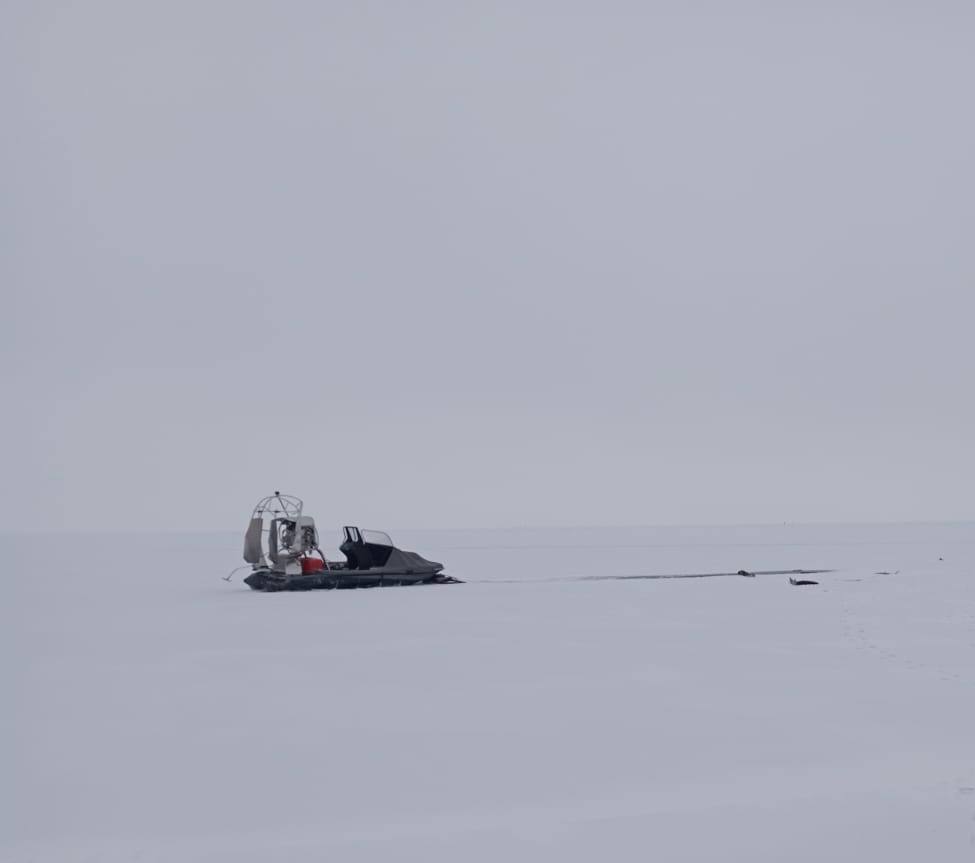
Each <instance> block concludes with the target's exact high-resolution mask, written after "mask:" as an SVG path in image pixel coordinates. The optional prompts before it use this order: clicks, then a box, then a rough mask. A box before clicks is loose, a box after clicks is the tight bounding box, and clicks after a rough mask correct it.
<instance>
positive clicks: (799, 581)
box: [789, 577, 819, 587]
mask: <svg viewBox="0 0 975 863" xmlns="http://www.w3.org/2000/svg"><path fill="white" fill-rule="evenodd" d="M789 584H791V585H792V586H793V587H804V586H805V585H807V584H819V582H818V581H813V580H812V579H811V578H791V577H790V578H789Z"/></svg>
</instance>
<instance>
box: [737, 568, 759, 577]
mask: <svg viewBox="0 0 975 863" xmlns="http://www.w3.org/2000/svg"><path fill="white" fill-rule="evenodd" d="M738 574H739V575H744V576H747V577H748V578H754V577H755V573H754V572H749V571H748V570H747V569H739V570H738Z"/></svg>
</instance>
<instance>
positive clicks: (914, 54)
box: [0, 0, 975, 529]
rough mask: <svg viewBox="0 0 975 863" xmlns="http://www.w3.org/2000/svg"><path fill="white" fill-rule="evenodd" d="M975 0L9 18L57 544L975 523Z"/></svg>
mask: <svg viewBox="0 0 975 863" xmlns="http://www.w3.org/2000/svg"><path fill="white" fill-rule="evenodd" d="M973 44H975V4H972V3H971V2H957V3H952V2H923V3H922V2H912V3H908V2H902V3H895V2H884V3H864V2H842V3H841V2H835V3H831V2H826V3H811V2H806V3H789V2H779V3H748V2H737V3H732V2H724V0H720V2H696V3H695V2H672V3H653V2H635V3H612V2H598V3H597V2H589V3H568V2H558V3H556V2H552V3H526V2H511V3H499V2H483V3H456V2H444V3H418V2H409V3H407V2H402V3H368V2H362V0H355V2H347V3H328V2H275V3H271V2H267V3H261V4H255V3H244V2H226V3H201V2H172V0H167V2H157V3H131V2H117V3H101V2H88V3H73V4H69V3H54V2H11V0H5V2H3V4H2V7H0V88H2V90H0V93H2V100H3V102H2V105H3V111H2V117H3V126H2V128H3V135H2V137H0V193H2V197H0V229H2V232H0V244H2V245H0V254H2V257H0V289H2V295H3V296H2V300H3V314H2V317H0V339H2V348H0V350H2V351H3V365H2V377H0V387H2V390H3V406H4V419H3V423H2V431H0V436H2V442H3V447H2V453H0V465H2V472H3V475H2V479H0V487H2V489H3V492H4V493H3V499H2V501H0V525H3V526H4V527H5V528H7V529H10V528H13V529H16V528H22V527H41V528H44V529H52V528H53V529H56V528H62V527H63V528H72V529H75V528H77V529H86V528H91V527H96V526H98V525H99V524H101V523H102V521H103V519H110V521H111V522H112V523H113V524H114V525H116V526H121V527H125V528H136V529H138V528H142V529H161V528H164V529H178V528H184V527H194V528H199V529H209V528H235V527H239V526H242V525H243V523H244V521H245V520H246V518H247V516H248V515H249V510H250V507H251V506H252V505H253V503H254V501H255V500H256V499H257V498H258V497H259V496H261V495H263V494H266V493H269V492H270V491H273V490H274V489H277V488H280V489H281V490H282V491H288V492H292V493H296V494H299V495H301V496H303V497H304V498H305V500H306V505H307V507H308V509H309V511H310V512H312V513H313V514H314V515H315V516H316V517H317V519H318V520H319V523H320V524H322V525H323V526H324V527H329V526H332V525H335V524H340V523H346V522H351V523H357V522H358V523H362V524H366V525H369V526H376V527H397V526H405V527H439V526H443V527H453V526H508V525H581V524H593V525H599V524H656V523H743V522H782V521H847V520H915V519H916V520H938V519H967V518H972V517H975V504H973V500H975V399H973V390H975V386H973V377H975V341H973V338H972V332H973V328H975V112H973V110H972V98H973V96H972V88H973V82H975V50H973Z"/></svg>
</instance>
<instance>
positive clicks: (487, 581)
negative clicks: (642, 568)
mask: <svg viewBox="0 0 975 863" xmlns="http://www.w3.org/2000/svg"><path fill="white" fill-rule="evenodd" d="M824 572H836V570H835V569H758V570H755V571H754V572H752V571H749V572H747V573H745V574H743V573H741V572H673V573H660V574H653V575H560V576H552V577H551V578H496V579H495V578H492V579H487V578H483V579H475V580H472V583H475V584H534V583H538V582H547V581H655V580H657V579H674V578H732V577H733V578H751V577H753V576H758V575H820V574H822V573H824Z"/></svg>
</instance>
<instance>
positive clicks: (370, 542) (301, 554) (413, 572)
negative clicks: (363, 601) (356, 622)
mask: <svg viewBox="0 0 975 863" xmlns="http://www.w3.org/2000/svg"><path fill="white" fill-rule="evenodd" d="M304 508H305V505H304V502H303V501H302V500H301V498H299V497H295V496H294V495H289V494H281V492H279V491H276V492H274V494H271V495H268V496H267V497H263V498H261V499H260V500H259V501H258V502H257V505H256V506H255V507H254V510H253V512H252V513H251V518H250V522H249V523H248V525H247V531H246V533H245V534H244V560H245V561H246V563H248V564H250V566H251V572H250V574H249V575H248V576H247V577H246V578H245V579H244V583H245V584H246V585H248V586H249V587H250V588H252V589H253V590H261V591H264V592H266V593H270V592H273V591H278V590H333V589H345V588H354V587H393V586H397V585H409V584H457V583H458V579H456V578H451V577H450V576H449V575H444V574H443V564H442V563H437V562H436V561H433V560H427V559H426V558H425V557H421V556H420V555H418V554H417V553H416V552H412V551H403V550H402V549H399V548H397V547H396V546H395V545H393V541H392V540H391V539H390V538H389V534H387V533H384V532H383V531H379V530H363V529H360V528H358V527H351V526H346V527H344V528H342V544H341V545H340V546H339V551H341V552H342V554H344V555H345V560H344V561H331V560H328V559H326V557H325V554H324V552H322V550H321V548H320V547H319V539H318V529H317V528H316V527H315V520H314V519H313V518H312V517H311V516H310V515H305V512H304ZM242 568H243V567H242Z"/></svg>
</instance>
